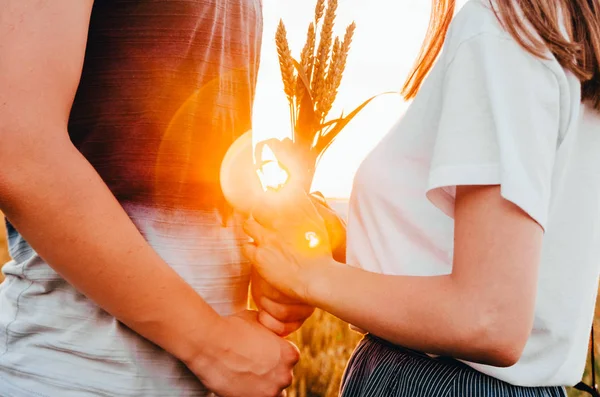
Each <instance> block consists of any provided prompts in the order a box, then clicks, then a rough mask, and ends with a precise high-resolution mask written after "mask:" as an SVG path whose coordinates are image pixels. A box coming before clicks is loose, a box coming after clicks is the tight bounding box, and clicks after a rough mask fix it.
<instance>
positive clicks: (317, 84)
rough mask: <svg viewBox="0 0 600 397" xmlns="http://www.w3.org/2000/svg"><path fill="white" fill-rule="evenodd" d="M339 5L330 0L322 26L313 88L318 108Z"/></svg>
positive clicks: (320, 115)
mask: <svg viewBox="0 0 600 397" xmlns="http://www.w3.org/2000/svg"><path fill="white" fill-rule="evenodd" d="M337 6H338V1H337V0H329V1H328V4H327V10H326V11H325V17H324V19H323V27H322V28H321V39H320V40H319V47H318V49H317V55H316V58H315V70H314V73H313V78H312V84H311V90H312V97H313V101H314V103H315V104H316V105H317V109H318V104H319V102H321V101H322V100H323V95H324V94H325V77H326V71H327V64H328V61H329V54H330V52H331V43H332V36H333V25H334V23H335V17H336V15H335V12H336V10H337ZM317 118H318V119H319V120H320V119H321V118H322V114H319V113H317Z"/></svg>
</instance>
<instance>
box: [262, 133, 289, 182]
mask: <svg viewBox="0 0 600 397" xmlns="http://www.w3.org/2000/svg"><path fill="white" fill-rule="evenodd" d="M260 157H261V159H260V161H261V163H262V165H261V167H260V168H258V169H257V170H256V174H257V175H258V179H259V180H260V184H261V185H262V188H263V190H264V191H265V192H266V191H268V190H275V191H277V190H279V189H281V188H282V187H283V186H284V185H285V183H286V182H287V181H288V178H289V174H288V173H287V171H286V170H284V169H283V168H281V166H280V165H279V160H277V157H276V156H275V153H273V150H271V148H270V147H269V145H267V144H265V145H263V147H262V150H261V153H260Z"/></svg>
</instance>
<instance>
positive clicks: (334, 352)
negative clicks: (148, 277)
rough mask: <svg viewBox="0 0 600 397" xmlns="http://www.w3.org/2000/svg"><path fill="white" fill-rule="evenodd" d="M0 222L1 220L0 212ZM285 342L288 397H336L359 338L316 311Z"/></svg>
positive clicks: (578, 396)
mask: <svg viewBox="0 0 600 397" xmlns="http://www.w3.org/2000/svg"><path fill="white" fill-rule="evenodd" d="M0 220H2V214H1V213H0ZM5 237H6V236H5V231H4V227H0V264H2V263H5V262H6V261H8V253H7V252H6V238H5ZM1 280H2V276H1V275H0V281H1ZM596 326H597V327H598V328H597V329H600V322H598V317H596ZM289 339H290V340H291V341H292V342H294V343H295V344H296V345H297V346H298V347H299V349H300V351H301V352H302V359H301V360H300V363H299V364H298V366H297V367H296V369H295V373H294V375H295V376H294V384H293V385H292V387H291V388H290V389H289V390H288V396H289V397H334V396H337V395H338V391H339V385H340V381H341V378H342V374H343V371H344V368H345V366H346V363H347V362H348V359H349V358H350V355H351V354H352V351H353V350H354V347H355V346H356V344H357V343H358V342H359V341H360V339H361V335H360V334H357V333H356V332H354V331H352V330H350V328H349V327H348V325H347V324H346V323H344V322H343V321H341V320H339V319H337V318H335V317H334V316H332V315H330V314H328V313H325V312H323V311H317V312H316V313H315V314H314V315H313V316H312V317H311V318H310V319H309V320H308V321H307V322H306V324H305V325H304V327H302V329H300V330H299V331H298V332H296V333H294V334H292V335H291V336H290V337H289ZM589 368H590V367H589V365H588V368H587V371H586V375H585V379H586V381H587V382H588V383H589V382H590V379H589V378H590V371H589ZM596 373H598V369H597V370H596ZM584 396H585V395H584V394H583V393H579V392H577V391H575V390H569V397H584ZM432 397H433V396H432Z"/></svg>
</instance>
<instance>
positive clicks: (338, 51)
mask: <svg viewBox="0 0 600 397" xmlns="http://www.w3.org/2000/svg"><path fill="white" fill-rule="evenodd" d="M355 29H356V24H355V23H354V22H352V23H351V24H350V25H349V26H348V27H347V28H346V34H345V35H344V40H343V41H342V42H340V41H339V38H337V37H336V39H335V43H334V45H333V53H332V57H331V63H330V65H329V69H328V71H327V78H326V81H325V94H324V96H323V100H322V101H321V102H320V103H319V104H318V106H319V109H318V113H319V114H322V116H321V118H322V119H325V117H327V115H328V114H329V111H330V110H331V108H332V106H333V103H334V102H335V98H336V97H337V93H338V89H339V87H340V84H341V82H342V76H343V74H344V70H345V69H346V61H347V59H348V52H350V44H352V37H353V36H354V30H355Z"/></svg>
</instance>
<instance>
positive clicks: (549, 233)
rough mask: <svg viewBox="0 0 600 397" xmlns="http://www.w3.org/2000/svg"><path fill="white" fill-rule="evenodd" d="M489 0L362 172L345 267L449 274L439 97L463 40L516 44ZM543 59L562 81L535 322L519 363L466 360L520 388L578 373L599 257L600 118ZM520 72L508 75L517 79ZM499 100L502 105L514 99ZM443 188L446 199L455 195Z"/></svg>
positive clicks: (473, 13) (469, 114)
mask: <svg viewBox="0 0 600 397" xmlns="http://www.w3.org/2000/svg"><path fill="white" fill-rule="evenodd" d="M485 3H486V2H485V1H482V0H472V1H470V2H469V3H467V4H466V5H465V7H464V9H463V10H461V12H460V14H459V15H457V17H456V19H455V21H454V22H453V25H452V27H451V29H450V32H449V35H448V39H447V42H446V45H445V49H444V52H443V54H442V55H441V57H440V59H439V60H438V62H437V64H436V66H435V68H434V69H433V71H432V72H431V74H430V76H429V77H428V79H427V80H426V81H425V83H424V86H423V87H422V89H421V91H420V93H419V94H418V96H417V97H416V99H415V100H414V102H413V103H412V105H411V107H410V108H409V110H408V111H407V113H406V114H405V115H404V116H403V118H402V119H401V120H400V121H399V122H398V123H397V125H396V126H395V127H394V128H393V129H392V131H391V132H390V133H389V134H388V135H387V136H386V137H385V138H384V139H383V141H382V142H381V143H380V144H379V145H378V146H377V147H376V148H375V149H374V150H373V152H372V153H371V154H370V155H369V156H368V157H367V158H366V160H365V161H364V163H363V164H362V166H361V168H360V169H359V171H358V173H357V176H356V179H355V184H354V190H353V193H352V198H351V203H350V215H349V223H348V227H349V230H348V251H349V252H348V261H349V262H350V264H352V265H355V266H360V267H363V268H365V269H366V270H369V271H373V272H378V273H384V274H393V275H417V276H433V275H443V274H449V273H451V272H452V259H453V243H454V241H453V238H454V235H453V233H454V231H453V228H454V222H453V220H452V218H451V217H449V216H448V215H446V214H445V213H444V212H443V211H441V210H440V208H439V207H436V205H434V204H433V203H432V202H431V201H430V200H428V198H427V195H428V193H431V192H429V187H430V183H431V180H432V178H433V176H432V175H431V174H430V173H431V170H432V159H433V158H434V155H435V153H434V151H436V150H437V145H439V142H438V131H439V128H440V114H441V113H442V106H443V102H442V98H443V97H444V96H445V95H450V94H448V93H444V89H445V81H444V79H445V71H446V68H447V66H448V64H449V63H450V62H451V60H452V57H453V56H454V55H455V53H456V52H457V51H458V50H459V49H460V48H461V46H464V45H469V44H467V43H469V42H470V41H473V40H479V38H480V37H483V36H490V37H494V40H495V38H496V37H497V39H498V40H500V41H502V42H504V41H505V40H512V41H514V40H513V39H512V37H510V36H509V35H508V34H507V33H506V32H504V31H503V30H502V28H501V27H500V25H499V24H498V21H497V20H496V17H495V15H494V13H493V12H492V10H491V9H489V7H488V6H486V5H485ZM490 41H491V42H493V40H490ZM515 45H516V43H515ZM491 50H492V51H493V49H491ZM523 51H525V50H523ZM541 62H543V64H544V67H546V68H550V69H551V70H552V74H553V75H556V81H557V83H558V85H559V87H560V88H559V90H558V91H559V92H560V94H559V95H560V98H557V101H559V102H560V130H561V131H560V132H559V137H558V139H557V141H556V147H557V149H556V157H555V162H554V168H553V170H552V193H551V197H550V202H549V209H548V219H547V223H546V233H545V237H544V244H543V252H542V261H541V266H540V273H539V283H538V293H537V305H536V310H535V322H534V327H533V330H532V333H531V337H530V339H529V341H528V343H527V346H526V348H525V352H524V354H523V356H522V358H521V359H520V361H519V362H518V363H517V364H516V365H515V366H513V367H510V368H493V367H489V366H484V365H478V364H472V363H469V365H471V366H473V367H475V368H476V369H478V370H479V371H481V372H483V373H486V374H489V375H492V376H494V377H496V378H499V379H501V380H504V381H506V382H508V383H512V384H517V385H523V386H545V385H547V386H554V385H572V384H574V383H576V382H578V381H579V379H580V378H581V375H582V372H583V366H584V363H585V356H586V352H587V346H588V344H587V342H588V336H589V328H590V325H591V320H592V315H593V311H594V310H593V309H594V301H595V297H596V291H597V281H598V271H599V266H598V258H599V257H600V155H599V154H600V115H599V114H598V113H597V112H595V111H593V110H592V109H590V108H589V107H588V106H582V105H581V104H580V85H579V83H578V81H577V80H576V79H575V77H574V76H572V75H570V74H569V73H566V72H565V71H564V70H563V69H562V67H560V65H558V62H557V61H556V60H554V59H548V60H544V61H541ZM520 72H521V71H520V70H518V69H515V70H513V71H511V73H514V75H515V76H517V75H518V74H519V73H520ZM473 78H474V80H473V81H476V80H475V79H476V78H475V77H473ZM496 83H498V82H495V83H494V82H492V83H491V84H496ZM498 84H502V82H499V83H498ZM462 88H463V89H464V90H466V91H468V90H470V89H472V87H468V86H464V87H462ZM481 90H482V91H483V90H484V89H481ZM478 92H480V91H478ZM459 94H461V95H462V93H456V95H457V100H458V96H459ZM467 95H468V94H467ZM450 97H451V95H450ZM500 99H501V100H502V101H504V102H505V103H509V102H510V101H511V100H512V99H511V98H500ZM483 100H485V98H483ZM459 111H460V114H456V115H454V116H453V117H455V120H458V118H467V119H469V118H470V119H473V120H475V119H477V118H481V117H484V115H482V114H478V113H474V110H473V109H469V108H464V109H462V110H459ZM558 116H559V115H557V117H558ZM506 117H511V115H510V114H508V115H506ZM515 117H516V116H515ZM475 146H476V145H475V142H474V147H475ZM487 149H488V148H484V150H487ZM502 155H503V156H504V155H505V154H504V153H503V154H502ZM474 157H477V155H475V156H474ZM439 190H441V193H442V195H448V196H451V195H452V192H451V191H443V189H439ZM442 198H443V197H442ZM448 203H450V201H448ZM448 203H446V204H447V205H449V204H448ZM438 204H439V203H438ZM474 299H476V297H474ZM442 332H443V331H442Z"/></svg>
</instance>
